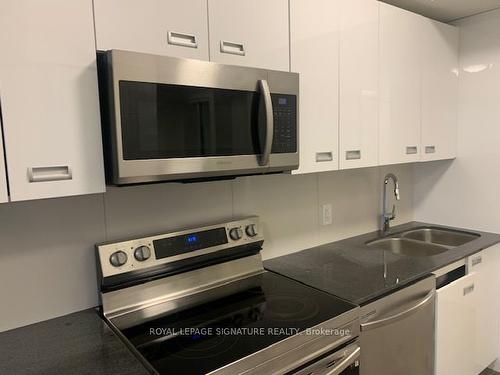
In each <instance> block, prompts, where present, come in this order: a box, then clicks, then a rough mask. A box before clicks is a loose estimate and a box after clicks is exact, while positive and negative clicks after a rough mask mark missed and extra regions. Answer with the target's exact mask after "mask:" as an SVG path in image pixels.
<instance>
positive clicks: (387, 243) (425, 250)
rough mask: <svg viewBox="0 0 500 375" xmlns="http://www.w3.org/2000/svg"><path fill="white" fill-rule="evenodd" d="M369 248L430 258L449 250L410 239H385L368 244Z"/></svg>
mask: <svg viewBox="0 0 500 375" xmlns="http://www.w3.org/2000/svg"><path fill="white" fill-rule="evenodd" d="M366 245H367V246H368V247H371V248H376V249H381V250H388V251H391V252H393V253H394V254H398V255H408V256H414V257H429V256H433V255H437V254H441V253H444V252H445V251H448V250H449V249H448V248H446V247H443V246H439V245H435V244H432V243H428V242H421V241H415V240H411V239H408V238H397V237H396V238H383V239H380V240H375V241H372V242H368V243H367V244H366Z"/></svg>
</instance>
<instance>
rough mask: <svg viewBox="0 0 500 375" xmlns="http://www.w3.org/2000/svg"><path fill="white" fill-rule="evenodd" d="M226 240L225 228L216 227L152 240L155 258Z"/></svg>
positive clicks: (202, 247)
mask: <svg viewBox="0 0 500 375" xmlns="http://www.w3.org/2000/svg"><path fill="white" fill-rule="evenodd" d="M227 242H228V240H227V235H226V228H224V227H222V228H216V229H210V230H205V231H202V232H197V233H188V234H182V235H180V236H175V237H168V238H162V239H160V240H155V241H153V246H154V249H155V255H156V259H162V258H168V257H172V256H175V255H179V254H185V253H189V252H191V251H196V250H200V249H205V248H208V247H213V246H218V245H223V244H226V243H227Z"/></svg>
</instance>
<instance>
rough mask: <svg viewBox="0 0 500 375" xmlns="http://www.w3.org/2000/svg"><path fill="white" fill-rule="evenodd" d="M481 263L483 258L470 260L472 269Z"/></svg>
mask: <svg viewBox="0 0 500 375" xmlns="http://www.w3.org/2000/svg"><path fill="white" fill-rule="evenodd" d="M482 262H483V257H481V256H478V257H475V258H472V267H474V266H477V265H478V264H481V263H482Z"/></svg>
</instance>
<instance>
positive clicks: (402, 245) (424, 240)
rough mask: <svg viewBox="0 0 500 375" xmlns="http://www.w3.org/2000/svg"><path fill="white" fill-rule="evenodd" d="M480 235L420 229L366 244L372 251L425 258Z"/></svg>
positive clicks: (431, 228)
mask: <svg viewBox="0 0 500 375" xmlns="http://www.w3.org/2000/svg"><path fill="white" fill-rule="evenodd" d="M479 237H480V235H479V234H476V233H470V232H462V231H457V230H452V229H445V228H436V227H420V228H414V229H410V230H408V231H405V232H401V233H397V234H394V235H390V236H389V237H384V238H379V239H376V240H372V241H369V242H367V243H366V246H368V247H369V248H372V249H379V250H387V251H391V252H393V253H394V254H398V255H407V256H414V257H427V256H433V255H437V254H441V253H444V252H446V251H449V250H451V249H453V248H456V247H458V246H461V245H464V244H466V243H468V242H471V241H473V240H475V239H476V238H479Z"/></svg>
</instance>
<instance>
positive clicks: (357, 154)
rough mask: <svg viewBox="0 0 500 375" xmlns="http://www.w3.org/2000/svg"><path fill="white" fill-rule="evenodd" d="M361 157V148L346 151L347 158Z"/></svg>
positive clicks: (357, 158) (356, 158) (355, 158)
mask: <svg viewBox="0 0 500 375" xmlns="http://www.w3.org/2000/svg"><path fill="white" fill-rule="evenodd" d="M359 159H361V150H350V151H346V152H345V160H359Z"/></svg>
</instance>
